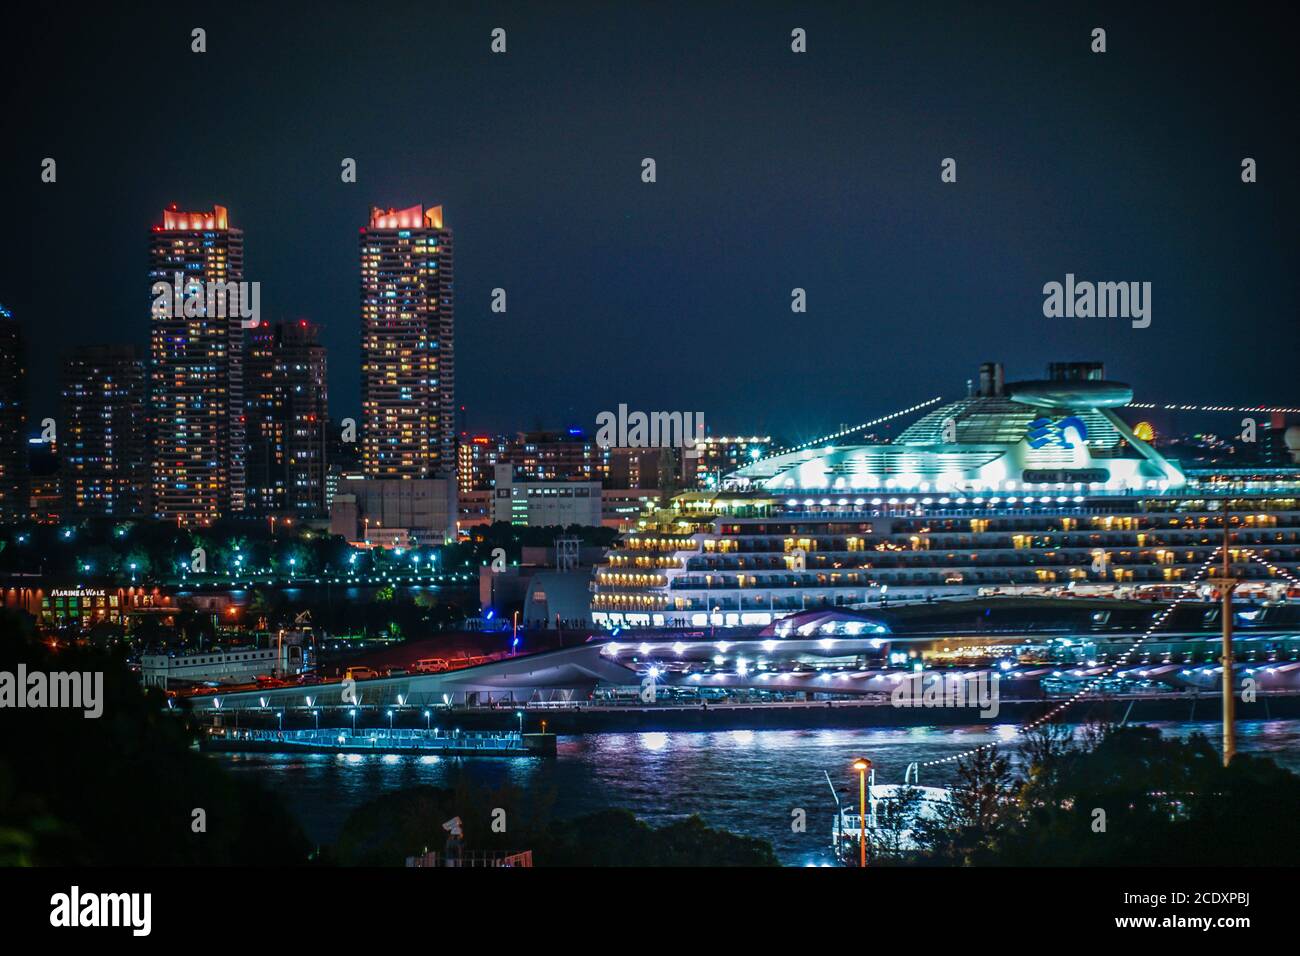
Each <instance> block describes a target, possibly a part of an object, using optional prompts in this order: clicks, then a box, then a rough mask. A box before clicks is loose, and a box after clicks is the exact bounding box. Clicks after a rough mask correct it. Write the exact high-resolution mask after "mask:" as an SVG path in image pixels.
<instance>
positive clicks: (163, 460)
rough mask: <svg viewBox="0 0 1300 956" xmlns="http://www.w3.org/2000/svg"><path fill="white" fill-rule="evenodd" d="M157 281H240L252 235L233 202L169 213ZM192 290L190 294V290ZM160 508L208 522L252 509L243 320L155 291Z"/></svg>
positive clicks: (188, 520) (160, 231)
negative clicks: (233, 222) (247, 494)
mask: <svg viewBox="0 0 1300 956" xmlns="http://www.w3.org/2000/svg"><path fill="white" fill-rule="evenodd" d="M149 264H150V271H149V282H150V284H151V287H152V289H153V290H157V289H158V288H159V287H157V286H155V285H154V284H156V283H167V284H168V288H170V287H171V286H173V285H174V284H175V276H176V275H177V274H178V273H179V274H180V275H181V277H182V280H181V281H182V283H183V284H184V285H185V286H186V287H189V286H190V284H191V283H198V284H202V285H204V286H206V284H207V283H209V282H223V283H224V282H239V281H241V280H242V279H243V275H244V234H243V231H242V230H239V229H233V228H231V227H230V224H229V221H228V218H227V214H226V209H225V207H224V206H214V207H213V208H212V211H211V212H180V211H178V210H177V209H176V207H175V205H173V206H172V208H170V209H167V210H165V211H164V212H163V221H162V224H161V225H158V226H154V227H153V231H152V232H151V233H150V235H149ZM182 294H183V293H182ZM151 297H152V299H153V306H152V309H151V312H152V314H151V355H150V384H151V398H150V403H151V417H152V420H153V482H152V484H153V489H152V490H153V508H154V513H155V514H156V515H157V516H158V517H159V518H162V519H164V520H168V521H176V522H178V523H180V524H185V525H196V524H197V525H205V524H210V523H211V522H213V521H215V520H216V519H217V518H218V517H220V516H221V515H224V514H229V513H230V512H235V511H243V510H244V451H245V449H244V388H243V386H244V383H243V329H242V327H241V325H240V317H239V315H238V310H236V314H233V315H231V314H229V310H227V314H226V315H224V316H221V315H218V314H216V310H215V309H206V310H204V313H205V314H197V315H185V314H184V313H185V312H189V311H192V310H191V309H181V308H178V307H177V305H176V303H175V302H174V301H172V302H169V301H167V299H166V298H165V296H163V295H160V293H159V291H151Z"/></svg>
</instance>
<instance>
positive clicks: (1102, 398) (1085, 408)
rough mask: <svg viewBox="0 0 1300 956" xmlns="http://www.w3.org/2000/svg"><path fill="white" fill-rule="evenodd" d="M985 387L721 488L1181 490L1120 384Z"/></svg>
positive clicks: (757, 465) (773, 462)
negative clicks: (856, 440) (886, 438)
mask: <svg viewBox="0 0 1300 956" xmlns="http://www.w3.org/2000/svg"><path fill="white" fill-rule="evenodd" d="M991 390H992V394H980V395H972V396H969V397H967V398H963V399H959V400H957V401H955V402H950V403H948V404H946V405H943V406H942V407H940V408H938V409H936V410H934V411H932V412H929V413H928V414H926V415H924V416H923V417H922V418H920V419H919V420H918V421H917V422H915V423H914V424H912V425H911V426H909V427H908V428H907V429H905V430H904V431H903V432H902V433H901V434H900V435H899V436H898V438H897V440H895V441H893V442H891V443H888V444H873V445H834V446H827V447H825V448H821V449H803V450H800V451H793V452H787V453H785V454H778V455H774V456H772V457H770V458H766V459H762V460H760V461H757V462H754V463H753V464H751V465H747V466H745V467H744V468H741V469H739V470H738V471H736V472H733V473H732V474H731V475H729V476H727V478H726V479H725V480H724V485H725V486H726V487H729V488H732V489H741V490H745V489H749V490H760V491H767V492H771V493H776V494H781V493H787V492H788V493H792V494H793V493H798V492H803V491H832V492H834V491H843V492H852V491H885V492H889V491H894V490H897V491H919V492H928V491H935V492H944V491H954V492H957V491H971V492H978V491H991V490H998V491H1016V490H1028V489H1030V488H1033V487H1037V486H1042V487H1044V489H1045V490H1046V489H1048V488H1050V489H1052V490H1076V491H1082V490H1090V491H1097V490H1102V491H1114V492H1126V491H1135V490H1163V489H1167V488H1172V487H1179V486H1181V485H1182V484H1183V483H1184V478H1183V474H1182V471H1181V470H1180V469H1179V468H1178V467H1177V466H1176V465H1175V464H1173V463H1171V462H1169V461H1167V460H1166V459H1165V458H1163V457H1162V456H1161V455H1160V454H1159V453H1158V452H1157V451H1155V449H1153V448H1152V447H1151V446H1150V445H1148V444H1147V443H1146V442H1144V441H1142V440H1141V439H1139V438H1138V437H1137V436H1136V435H1134V434H1133V431H1132V429H1130V428H1129V427H1128V425H1126V424H1125V423H1124V422H1123V421H1122V420H1121V419H1119V418H1118V417H1117V416H1116V415H1115V413H1114V411H1113V410H1112V409H1113V408H1114V407H1115V406H1117V405H1123V404H1126V403H1127V402H1129V401H1130V400H1131V399H1132V395H1133V392H1132V389H1130V388H1129V387H1128V386H1127V385H1123V384H1120V383H1118V382H1107V381H1104V380H1101V379H1097V378H1090V379H1052V380H1042V381H1029V382H1019V383H1011V384H1009V385H1006V386H1005V387H1003V386H1001V385H1000V384H998V385H995V386H993V387H992V389H991Z"/></svg>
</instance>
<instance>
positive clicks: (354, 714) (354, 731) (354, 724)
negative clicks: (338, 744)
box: [348, 707, 357, 737]
mask: <svg viewBox="0 0 1300 956" xmlns="http://www.w3.org/2000/svg"><path fill="white" fill-rule="evenodd" d="M348 713H349V714H351V715H352V736H353V737H355V736H356V735H357V709H356V708H355V707H352V708H349V709H348Z"/></svg>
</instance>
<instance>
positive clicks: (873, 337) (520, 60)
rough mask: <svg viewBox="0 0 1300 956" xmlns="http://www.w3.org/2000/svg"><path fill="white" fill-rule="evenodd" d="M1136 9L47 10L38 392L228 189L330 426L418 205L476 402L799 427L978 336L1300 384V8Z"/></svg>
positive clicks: (144, 302)
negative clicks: (1297, 12) (372, 230)
mask: <svg viewBox="0 0 1300 956" xmlns="http://www.w3.org/2000/svg"><path fill="white" fill-rule="evenodd" d="M1131 6H1135V5H1131V4H1110V5H1101V6H1089V5H1083V4H1068V5H1061V4H1044V3H1041V2H1034V3H1023V4H1002V5H998V6H996V7H995V6H991V5H984V4H972V3H968V2H960V3H958V2H954V3H948V4H945V3H926V4H919V3H916V2H904V3H896V4H886V3H870V4H865V3H854V4H843V5H838V4H837V5H830V4H797V3H789V4H735V3H727V4H721V3H716V4H715V3H705V2H692V3H680V4H673V3H646V4H623V3H602V4H596V5H592V6H584V5H575V4H561V3H554V4H552V3H547V4H533V5H530V6H523V5H519V6H511V5H497V4H490V3H473V4H469V3H463V2H458V3H431V2H421V3H411V4H402V3H390V2H376V3H369V4H362V3H346V4H344V3H337V4H329V3H325V4H310V5H302V6H297V5H292V4H287V3H277V4H269V3H258V4H241V3H223V4H185V3H168V4H162V5H157V6H154V5H151V4H132V5H130V6H129V8H126V9H116V10H114V11H113V12H112V13H111V14H109V13H107V12H104V13H103V14H102V18H101V19H98V20H97V19H95V18H94V15H93V14H91V13H89V12H84V13H82V14H80V15H79V16H73V15H71V14H70V13H68V12H66V11H63V10H62V9H61V8H60V9H59V10H57V11H55V12H50V13H44V14H40V16H42V17H44V18H45V19H44V20H43V21H42V22H38V23H36V24H34V25H33V26H32V27H31V28H30V29H29V30H27V31H15V32H14V34H13V35H12V36H11V37H10V38H9V40H8V41H7V42H9V43H11V44H16V45H17V47H18V49H17V51H16V53H14V54H13V56H15V57H16V59H9V60H8V61H7V62H9V63H10V64H14V63H17V64H18V67H19V69H18V74H17V81H16V82H10V83H6V89H5V95H6V97H7V102H6V104H5V109H4V114H3V115H4V117H5V123H4V125H5V127H6V130H7V131H8V130H9V129H15V130H16V133H15V135H14V136H12V137H11V136H9V135H6V136H5V140H6V142H5V144H4V146H3V151H4V152H5V153H6V154H7V155H6V160H7V161H8V162H10V163H12V170H11V172H8V173H6V175H5V177H4V193H3V195H4V196H5V200H4V208H5V209H6V211H9V212H12V211H14V210H17V212H16V218H10V223H11V224H12V225H13V226H14V228H12V229H10V230H5V237H4V244H5V245H4V248H3V250H2V251H3V253H4V255H3V257H2V259H0V302H4V303H6V304H8V305H10V306H11V307H12V308H13V309H14V310H15V313H16V314H17V315H18V317H19V318H20V320H21V321H22V322H23V323H24V324H25V326H26V328H27V334H28V338H29V341H30V345H31V352H32V357H31V363H30V364H31V370H32V397H33V408H32V413H33V414H32V417H33V418H35V419H40V418H41V417H43V416H44V415H45V414H54V413H55V412H56V411H57V409H56V407H55V398H56V395H57V382H56V374H57V369H58V361H59V359H60V356H61V354H62V351H63V350H64V349H65V348H66V347H67V346H68V345H69V344H71V343H73V342H77V341H136V342H139V343H141V344H143V343H145V342H146V341H147V315H148V311H147V310H148V303H149V295H148V281H147V278H146V268H147V266H146V261H145V250H146V235H147V231H148V228H149V226H150V225H151V224H152V223H154V222H156V221H158V219H159V215H160V210H161V209H162V208H163V207H164V206H165V205H167V204H168V203H171V202H177V203H179V204H180V205H181V207H182V208H189V209H206V208H210V207H211V206H212V204H213V203H220V204H222V205H225V206H227V207H228V208H229V209H230V215H231V219H232V222H233V223H234V224H236V225H238V226H240V227H242V228H243V230H244V232H245V256H246V274H245V277H246V278H247V279H250V280H258V281H260V282H261V283H262V310H263V317H264V318H267V319H272V320H274V319H278V318H297V317H300V316H303V317H307V318H310V319H312V320H315V321H317V322H320V323H321V324H322V325H323V326H324V328H325V341H326V344H327V345H328V346H329V349H330V365H331V373H330V386H331V405H332V408H331V411H332V412H334V414H335V415H336V416H340V415H345V414H356V413H357V412H358V410H359V398H358V395H359V379H358V376H359V372H358V340H359V333H358V267H357V230H358V228H359V227H360V226H362V225H364V224H365V222H366V217H367V210H368V208H369V206H370V205H372V204H378V205H397V206H404V205H410V204H414V203H417V202H423V203H426V204H438V203H441V204H442V205H443V206H444V207H445V210H446V221H447V224H448V225H449V226H451V227H452V228H453V229H454V230H455V232H456V247H457V261H456V278H457V300H456V309H457V342H456V349H457V361H458V381H459V390H458V399H459V400H460V401H461V402H463V403H464V404H465V405H466V406H467V408H468V423H469V425H470V427H471V428H472V429H494V430H495V429H500V430H507V431H509V430H515V429H517V428H526V427H533V426H534V425H537V424H545V425H548V426H561V425H569V424H576V425H582V426H586V427H591V426H592V425H593V423H594V417H595V414H596V413H597V412H598V411H600V410H602V409H614V408H616V407H617V405H618V403H620V402H626V403H627V404H628V405H629V406H630V407H632V408H641V409H645V410H654V409H679V410H683V411H686V410H691V411H700V412H703V413H704V416H705V419H706V421H708V422H709V423H710V430H711V431H713V432H714V433H715V434H716V433H723V432H734V431H740V430H744V431H747V432H755V431H769V430H771V431H774V432H776V433H778V434H782V435H787V436H789V437H790V438H792V439H794V438H801V437H812V436H813V435H815V434H818V433H821V432H823V431H828V430H831V429H834V428H835V427H837V426H838V425H839V424H841V423H845V422H858V421H862V420H865V419H868V418H871V417H874V416H876V415H878V414H881V413H883V412H887V411H889V410H892V409H894V408H897V407H899V406H901V405H906V404H911V403H912V402H914V401H916V400H917V399H919V398H922V397H925V396H929V395H932V394H936V393H942V394H945V395H949V396H955V395H958V394H960V393H961V392H962V390H963V388H964V382H965V380H966V379H967V378H969V377H971V376H972V375H973V374H974V372H975V367H976V365H977V363H978V362H980V361H981V360H985V359H1001V360H1003V361H1005V362H1006V363H1007V366H1008V376H1009V377H1010V378H1019V377H1037V376H1038V375H1040V374H1041V373H1042V372H1043V370H1044V366H1045V364H1046V362H1048V361H1049V360H1052V359H1100V360H1103V361H1105V362H1106V363H1107V365H1108V367H1109V370H1110V372H1111V376H1112V377H1114V378H1119V379H1122V380H1126V381H1129V382H1131V383H1133V384H1134V385H1135V386H1136V389H1137V393H1138V398H1139V399H1148V400H1160V401H1166V400H1168V401H1175V400H1177V401H1195V402H1206V403H1253V402H1268V403H1285V404H1300V388H1298V387H1297V382H1296V362H1297V356H1298V355H1300V348H1297V345H1298V344H1300V331H1297V321H1296V320H1297V305H1298V304H1300V303H1298V299H1300V288H1298V282H1300V280H1298V279H1297V270H1296V264H1297V258H1296V225H1297V211H1298V206H1300V203H1298V202H1297V199H1298V192H1300V186H1297V182H1296V176H1295V170H1294V161H1295V156H1296V155H1297V154H1298V151H1297V145H1298V144H1297V134H1296V124H1295V117H1294V111H1293V110H1294V97H1295V92H1296V89H1297V84H1296V79H1297V77H1296V66H1295V61H1296V57H1295V56H1294V55H1293V51H1292V50H1291V48H1290V44H1291V34H1290V33H1289V32H1288V31H1287V30H1285V29H1283V27H1284V24H1282V23H1280V22H1278V21H1277V20H1275V19H1273V17H1274V16H1275V14H1273V13H1272V12H1271V8H1267V7H1265V8H1260V9H1258V10H1255V9H1254V8H1253V7H1251V6H1249V5H1242V4H1237V5H1233V6H1227V5H1224V6H1222V7H1221V8H1220V9H1219V12H1212V11H1206V12H1197V10H1195V9H1191V10H1189V9H1188V7H1189V6H1190V5H1188V4H1177V5H1173V4H1171V5H1167V6H1166V5H1160V4H1156V5H1147V4H1143V5H1141V6H1143V7H1144V8H1145V9H1144V10H1142V11H1134V10H1131V9H1129V7H1131ZM195 26H201V27H204V28H205V29H206V30H207V33H208V52H207V53H205V54H202V55H199V54H194V53H191V52H190V30H191V29H192V28H193V27H195ZM497 26H500V27H503V28H505V29H506V31H507V37H508V52H507V53H506V54H505V55H493V54H492V53H491V52H490V50H489V41H490V38H489V33H490V31H491V30H492V28H493V27H497ZM1095 26H1102V27H1105V28H1106V29H1107V33H1108V35H1107V44H1108V52H1106V53H1105V54H1102V55H1098V54H1093V53H1091V52H1090V51H1089V44H1090V36H1089V34H1090V31H1091V29H1092V28H1093V27H1095ZM794 27H802V28H804V29H806V30H807V33H808V52H807V53H806V54H804V55H796V54H794V53H792V52H791V51H790V31H791V29H792V28H794ZM11 121H14V122H13V126H11ZM44 156H52V157H55V158H56V159H57V160H58V182H57V183H56V184H53V185H45V184H41V183H40V182H39V164H40V160H41V158H42V157H44ZM1245 156H1251V157H1254V158H1255V159H1256V160H1257V161H1258V164H1259V182H1258V183H1256V184H1253V185H1244V184H1243V183H1242V182H1241V180H1240V163H1241V160H1242V158H1243V157H1245ZM343 157H354V158H356V159H357V161H358V164H359V182H358V183H356V184H344V183H342V182H340V179H339V163H340V161H341V160H342V159H343ZM643 157H653V158H654V159H655V160H656V162H657V165H658V182H656V183H654V184H645V183H643V182H641V179H640V162H641V159H642V158H643ZM944 157H954V158H956V159H957V162H958V182H957V183H956V184H943V183H941V182H940V177H939V172H940V167H939V164H940V161H941V160H942V159H943V158H944ZM7 218H9V217H7ZM1067 272H1073V273H1075V274H1076V275H1077V276H1078V277H1079V278H1080V279H1091V280H1095V281H1101V280H1110V281H1121V280H1129V281H1150V282H1151V283H1152V284H1153V294H1152V300H1153V301H1152V306H1153V312H1152V318H1153V321H1152V325H1151V327H1150V328H1147V329H1133V328H1131V327H1130V325H1129V323H1128V322H1127V321H1124V320H1120V319H1095V318H1094V319H1046V318H1044V316H1043V314H1042V302H1043V296H1042V291H1041V290H1042V286H1043V284H1044V283H1045V282H1048V281H1052V280H1057V281H1061V280H1063V279H1064V276H1065V274H1066V273H1067ZM497 286H500V287H504V288H505V289H506V290H507V293H508V302H509V310H508V312H507V313H506V314H504V315H498V314H494V313H493V312H491V311H490V308H489V305H490V297H491V290H492V289H493V288H494V287H497ZM796 286H798V287H802V288H804V289H806V290H807V296H808V311H807V313H806V314H803V315H797V314H793V313H792V312H791V311H790V290H791V289H792V288H793V287H796Z"/></svg>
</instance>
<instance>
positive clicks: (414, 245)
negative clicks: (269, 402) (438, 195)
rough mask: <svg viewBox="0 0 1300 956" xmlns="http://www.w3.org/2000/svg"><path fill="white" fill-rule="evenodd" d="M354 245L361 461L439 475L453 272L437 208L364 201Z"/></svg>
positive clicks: (380, 472) (374, 471)
mask: <svg viewBox="0 0 1300 956" xmlns="http://www.w3.org/2000/svg"><path fill="white" fill-rule="evenodd" d="M360 252H361V376H362V377H361V409H362V418H363V425H362V435H361V456H362V467H363V468H364V470H365V474H366V476H367V477H370V478H432V477H435V476H448V477H449V476H451V475H453V474H454V473H455V468H456V430H455V412H456V405H455V381H456V380H455V350H454V339H453V333H454V330H455V322H454V304H453V297H454V296H453V288H454V271H453V266H452V233H451V230H450V229H445V228H443V224H442V207H441V206H434V207H432V208H430V209H427V210H426V209H425V208H424V207H423V206H411V207H409V208H407V209H400V210H395V209H388V210H383V209H372V210H371V213H370V225H369V226H368V227H367V228H364V229H362V230H361V238H360Z"/></svg>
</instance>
